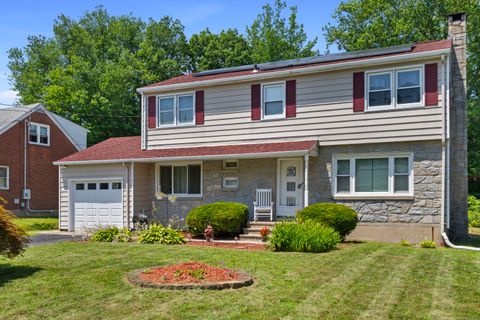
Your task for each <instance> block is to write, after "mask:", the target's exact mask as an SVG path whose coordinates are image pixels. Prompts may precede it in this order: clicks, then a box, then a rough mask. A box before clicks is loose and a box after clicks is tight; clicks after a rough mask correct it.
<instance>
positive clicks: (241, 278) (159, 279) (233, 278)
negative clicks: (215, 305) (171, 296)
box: [127, 262, 253, 290]
mask: <svg viewBox="0 0 480 320" xmlns="http://www.w3.org/2000/svg"><path fill="white" fill-rule="evenodd" d="M127 279H128V281H130V283H132V284H134V285H138V286H141V287H149V288H159V289H195V288H199V289H213V290H221V289H228V288H240V287H244V286H249V285H251V284H252V283H253V279H252V277H250V276H249V275H247V274H245V273H243V272H238V271H234V270H231V269H227V268H219V267H213V266H210V265H208V264H204V263H201V262H186V263H181V264H176V265H170V266H165V267H153V268H150V269H146V270H137V271H134V272H132V273H130V274H128V276H127Z"/></svg>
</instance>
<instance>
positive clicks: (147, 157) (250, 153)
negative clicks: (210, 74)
mask: <svg viewBox="0 0 480 320" xmlns="http://www.w3.org/2000/svg"><path fill="white" fill-rule="evenodd" d="M317 145H318V141H316V140H308V141H289V142H275V143H254V144H239V145H221V146H206V147H190V148H188V147H183V148H170V149H156V150H142V149H141V148H140V136H134V137H120V138H110V139H107V140H105V141H103V142H100V143H98V144H96V145H93V146H91V147H90V148H88V149H85V150H82V151H80V152H77V153H74V154H72V155H70V156H67V157H65V158H63V159H60V160H58V161H56V162H54V164H56V165H69V164H82V163H115V162H116V163H119V162H131V161H133V162H138V161H139V162H147V161H158V160H193V159H196V160H207V159H208V160H211V159H225V158H229V157H230V158H232V157H234V158H242V157H243V158H247V157H248V158H253V157H258V156H259V157H268V156H275V155H278V154H284V155H303V154H306V153H309V152H310V151H313V150H314V149H315V147H316V146H317Z"/></svg>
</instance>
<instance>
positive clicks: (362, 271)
mask: <svg viewBox="0 0 480 320" xmlns="http://www.w3.org/2000/svg"><path fill="white" fill-rule="evenodd" d="M341 247H342V249H341V250H334V251H332V252H329V253H323V254H305V253H274V252H268V251H266V252H263V251H256V252H255V251H243V250H228V249H219V248H209V247H192V246H185V245H176V246H165V245H145V244H144V245H142V244H121V243H117V244H111V243H58V244H53V245H47V246H38V247H32V248H29V249H28V250H27V251H26V253H25V255H24V256H22V257H18V258H16V259H14V260H1V259H0V297H2V298H1V299H0V319H45V318H48V319H387V318H393V319H434V318H441V319H467V318H468V319H479V318H480V308H478V302H479V301H480V286H479V285H478V283H480V254H478V253H476V252H468V251H460V250H451V249H420V248H413V247H402V246H400V245H399V244H396V245H395V244H379V243H364V244H350V245H343V244H342V246H341ZM192 260H196V261H200V262H205V263H210V264H213V265H220V264H221V263H224V264H225V265H226V266H227V267H229V268H234V269H237V270H243V271H245V272H248V273H250V274H251V275H253V276H254V279H255V283H254V285H253V286H251V287H246V288H241V289H237V290H227V291H201V290H194V291H167V290H154V289H143V288H137V287H133V286H131V285H129V284H127V283H126V282H125V281H124V276H125V273H126V272H128V271H131V270H136V269H142V268H144V269H146V268H148V267H152V266H156V265H166V264H173V263H180V262H186V261H192Z"/></svg>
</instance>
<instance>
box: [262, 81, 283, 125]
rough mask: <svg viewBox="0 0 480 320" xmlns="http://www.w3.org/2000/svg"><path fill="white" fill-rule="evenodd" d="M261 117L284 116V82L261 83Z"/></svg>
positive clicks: (273, 117)
mask: <svg viewBox="0 0 480 320" xmlns="http://www.w3.org/2000/svg"><path fill="white" fill-rule="evenodd" d="M262 96H263V103H262V113H263V119H275V118H283V117H285V86H284V83H275V84H265V85H263V95H262Z"/></svg>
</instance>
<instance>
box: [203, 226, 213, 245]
mask: <svg viewBox="0 0 480 320" xmlns="http://www.w3.org/2000/svg"><path fill="white" fill-rule="evenodd" d="M203 235H204V236H205V240H207V242H210V241H212V240H213V228H212V226H211V225H208V226H207V229H205V231H203Z"/></svg>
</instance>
